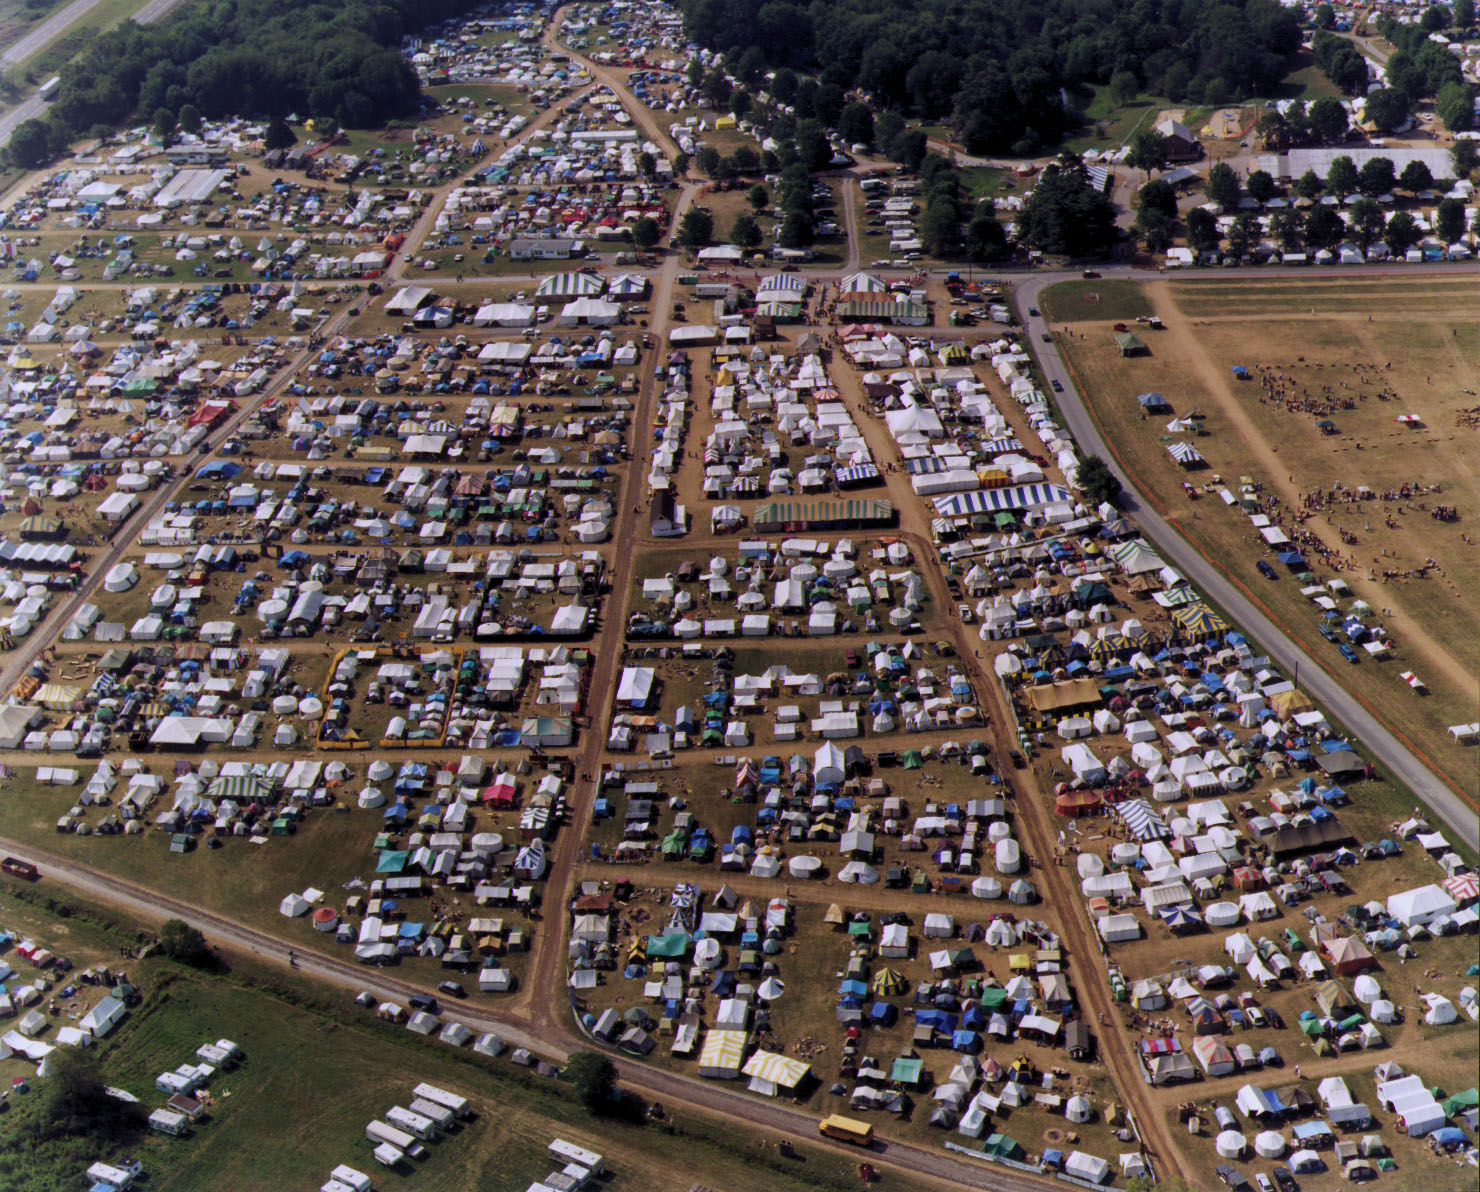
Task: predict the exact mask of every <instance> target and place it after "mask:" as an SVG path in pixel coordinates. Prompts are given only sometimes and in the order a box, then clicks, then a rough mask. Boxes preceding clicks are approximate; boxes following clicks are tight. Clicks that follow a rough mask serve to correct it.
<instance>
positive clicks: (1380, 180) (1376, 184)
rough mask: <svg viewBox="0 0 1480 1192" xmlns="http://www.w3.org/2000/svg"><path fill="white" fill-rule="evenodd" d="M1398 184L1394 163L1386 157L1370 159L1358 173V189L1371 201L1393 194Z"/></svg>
mask: <svg viewBox="0 0 1480 1192" xmlns="http://www.w3.org/2000/svg"><path fill="white" fill-rule="evenodd" d="M1425 173H1427V171H1425ZM1430 181H1432V179H1430ZM1397 184H1398V177H1397V175H1396V174H1395V173H1394V172H1393V163H1392V161H1391V160H1390V159H1389V158H1386V157H1372V158H1368V160H1366V161H1364V162H1363V163H1362V168H1361V169H1360V170H1358V171H1357V189H1358V190H1360V191H1361V192H1362V193H1363V194H1364V195H1366V196H1367V197H1368V198H1369V199H1377V198H1381V197H1382V196H1383V195H1386V194H1391V193H1392V191H1393V187H1395V186H1397Z"/></svg>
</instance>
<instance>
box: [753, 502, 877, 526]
mask: <svg viewBox="0 0 1480 1192" xmlns="http://www.w3.org/2000/svg"><path fill="white" fill-rule="evenodd" d="M893 521H894V503H893V502H892V501H867V500H848V501H770V502H767V503H766V504H764V505H761V506H759V507H758V508H757V509H756V511H755V517H754V519H753V520H752V524H753V525H754V526H755V528H756V529H760V528H761V527H763V526H773V527H774V526H798V527H801V528H804V529H827V528H829V527H832V526H837V527H840V528H845V529H846V528H850V527H854V526H877V525H889V524H891V523H892V522H893Z"/></svg>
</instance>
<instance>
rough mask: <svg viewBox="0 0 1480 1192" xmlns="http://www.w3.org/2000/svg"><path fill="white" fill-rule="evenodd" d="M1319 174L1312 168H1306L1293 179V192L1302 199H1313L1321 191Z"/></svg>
mask: <svg viewBox="0 0 1480 1192" xmlns="http://www.w3.org/2000/svg"><path fill="white" fill-rule="evenodd" d="M1321 188H1322V183H1321V176H1320V175H1319V174H1317V173H1316V172H1315V171H1314V170H1310V169H1308V170H1306V171H1305V173H1303V174H1301V175H1300V177H1299V178H1297V179H1295V193H1296V194H1297V195H1298V196H1299V197H1300V198H1302V199H1314V198H1315V197H1316V196H1317V195H1319V194H1320V193H1321Z"/></svg>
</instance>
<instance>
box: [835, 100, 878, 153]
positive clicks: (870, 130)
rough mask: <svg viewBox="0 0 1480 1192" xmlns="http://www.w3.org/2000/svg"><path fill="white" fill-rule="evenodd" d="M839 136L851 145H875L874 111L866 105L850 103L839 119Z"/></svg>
mask: <svg viewBox="0 0 1480 1192" xmlns="http://www.w3.org/2000/svg"><path fill="white" fill-rule="evenodd" d="M838 136H840V137H842V138H843V140H844V141H845V142H846V143H847V144H849V145H871V144H873V141H874V112H873V109H872V108H870V107H869V106H868V104H866V103H850V104H849V105H848V106H847V107H846V108H844V109H843V114H842V115H841V116H839V117H838Z"/></svg>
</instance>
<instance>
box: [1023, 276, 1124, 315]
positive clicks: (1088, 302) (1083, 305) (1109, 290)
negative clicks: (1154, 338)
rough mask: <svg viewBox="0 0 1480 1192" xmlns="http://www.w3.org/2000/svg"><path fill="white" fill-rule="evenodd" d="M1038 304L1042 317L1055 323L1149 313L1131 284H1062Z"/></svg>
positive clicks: (1098, 281)
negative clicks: (1041, 307) (1040, 306)
mask: <svg viewBox="0 0 1480 1192" xmlns="http://www.w3.org/2000/svg"><path fill="white" fill-rule="evenodd" d="M1042 303H1043V313H1044V315H1045V317H1047V318H1049V319H1052V320H1053V321H1054V322H1056V323H1075V322H1081V321H1083V320H1086V319H1103V320H1105V321H1106V322H1111V321H1116V320H1121V319H1135V318H1138V317H1140V316H1141V315H1149V314H1150V313H1151V304H1150V303H1148V302H1147V301H1146V297H1145V295H1144V294H1143V293H1142V291H1141V287H1140V286H1139V285H1137V284H1136V283H1135V282H1133V281H1103V280H1099V279H1096V280H1092V281H1064V282H1060V283H1059V284H1058V285H1055V286H1049V287H1048V289H1046V290H1044V291H1043V298H1042Z"/></svg>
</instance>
